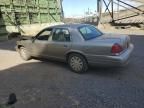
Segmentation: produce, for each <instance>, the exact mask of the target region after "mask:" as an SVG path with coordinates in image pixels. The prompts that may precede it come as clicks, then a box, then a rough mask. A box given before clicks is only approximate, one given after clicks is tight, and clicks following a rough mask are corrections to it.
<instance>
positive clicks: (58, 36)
mask: <svg viewBox="0 0 144 108" xmlns="http://www.w3.org/2000/svg"><path fill="white" fill-rule="evenodd" d="M71 44H72V41H71V35H70V32H69V30H68V29H67V28H55V29H54V31H53V35H52V37H51V39H50V44H49V46H48V50H49V51H48V55H49V56H50V57H53V58H57V59H61V60H65V54H66V52H68V51H69V50H70V49H71Z"/></svg>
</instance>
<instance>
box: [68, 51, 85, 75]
mask: <svg viewBox="0 0 144 108" xmlns="http://www.w3.org/2000/svg"><path fill="white" fill-rule="evenodd" d="M68 64H69V66H70V68H71V70H72V71H74V72H76V73H84V72H86V71H87V69H88V64H87V61H86V59H85V58H84V57H83V56H82V55H80V54H74V53H73V54H70V55H69V58H68Z"/></svg>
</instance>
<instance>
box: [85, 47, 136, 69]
mask: <svg viewBox="0 0 144 108" xmlns="http://www.w3.org/2000/svg"><path fill="white" fill-rule="evenodd" d="M133 49H134V46H133V44H130V46H129V48H128V49H127V50H126V51H124V52H123V53H122V54H120V55H119V56H93V57H90V56H87V58H88V63H89V64H90V65H102V66H124V65H126V64H127V63H128V61H129V57H130V55H131V53H132V51H133Z"/></svg>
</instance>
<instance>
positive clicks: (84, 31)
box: [78, 25, 103, 40]
mask: <svg viewBox="0 0 144 108" xmlns="http://www.w3.org/2000/svg"><path fill="white" fill-rule="evenodd" d="M78 30H79V32H80V33H81V35H82V36H83V38H84V39H85V40H90V39H93V38H96V37H99V36H101V35H102V34H103V33H102V32H101V31H99V30H98V29H96V28H95V27H94V26H91V25H86V26H82V27H79V28H78Z"/></svg>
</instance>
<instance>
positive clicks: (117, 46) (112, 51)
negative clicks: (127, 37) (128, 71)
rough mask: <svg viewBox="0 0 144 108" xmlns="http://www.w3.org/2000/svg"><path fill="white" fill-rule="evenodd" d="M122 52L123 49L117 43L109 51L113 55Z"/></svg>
mask: <svg viewBox="0 0 144 108" xmlns="http://www.w3.org/2000/svg"><path fill="white" fill-rule="evenodd" d="M122 51H123V48H122V46H121V45H119V44H118V43H115V44H114V45H113V46H112V49H111V53H112V54H113V55H119V54H120V52H122Z"/></svg>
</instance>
